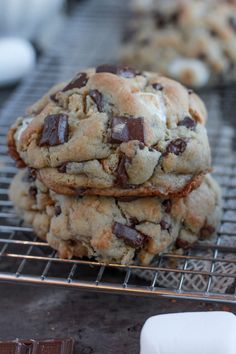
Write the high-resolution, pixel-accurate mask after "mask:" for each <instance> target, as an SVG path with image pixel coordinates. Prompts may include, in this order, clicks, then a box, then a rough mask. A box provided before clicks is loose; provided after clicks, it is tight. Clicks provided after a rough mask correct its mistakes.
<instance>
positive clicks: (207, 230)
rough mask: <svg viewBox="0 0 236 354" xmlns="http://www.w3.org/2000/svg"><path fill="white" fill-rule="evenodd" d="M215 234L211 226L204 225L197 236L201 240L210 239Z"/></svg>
mask: <svg viewBox="0 0 236 354" xmlns="http://www.w3.org/2000/svg"><path fill="white" fill-rule="evenodd" d="M214 232H215V228H214V227H213V226H211V225H208V224H205V225H204V226H203V227H202V228H201V230H200V232H199V236H200V238H201V239H202V240H204V239H206V238H208V237H210V236H211V235H212V234H213V233H214Z"/></svg>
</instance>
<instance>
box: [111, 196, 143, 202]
mask: <svg viewBox="0 0 236 354" xmlns="http://www.w3.org/2000/svg"><path fill="white" fill-rule="evenodd" d="M139 198H141V197H116V200H118V201H119V202H123V203H129V202H133V201H134V200H137V199H139Z"/></svg>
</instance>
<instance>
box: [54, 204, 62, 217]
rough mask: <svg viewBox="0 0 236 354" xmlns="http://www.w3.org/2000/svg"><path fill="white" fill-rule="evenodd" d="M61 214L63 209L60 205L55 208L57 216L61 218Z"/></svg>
mask: <svg viewBox="0 0 236 354" xmlns="http://www.w3.org/2000/svg"><path fill="white" fill-rule="evenodd" d="M60 214H61V207H60V205H56V206H55V215H56V216H59V215H60Z"/></svg>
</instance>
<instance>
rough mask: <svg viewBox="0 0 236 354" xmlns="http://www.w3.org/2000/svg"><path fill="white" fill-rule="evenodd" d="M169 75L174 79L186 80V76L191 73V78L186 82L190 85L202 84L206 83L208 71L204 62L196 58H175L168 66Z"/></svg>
mask: <svg viewBox="0 0 236 354" xmlns="http://www.w3.org/2000/svg"><path fill="white" fill-rule="evenodd" d="M168 71H169V75H170V76H171V77H173V78H174V79H176V80H179V81H182V82H186V76H189V73H191V78H190V79H189V81H191V82H188V84H189V85H192V86H204V85H205V84H207V82H208V80H209V76H210V72H209V69H208V67H207V66H206V64H204V63H203V62H202V61H201V60H198V59H190V58H181V57H179V58H176V59H174V60H173V61H172V62H171V63H170V65H169V68H168Z"/></svg>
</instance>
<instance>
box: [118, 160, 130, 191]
mask: <svg viewBox="0 0 236 354" xmlns="http://www.w3.org/2000/svg"><path fill="white" fill-rule="evenodd" d="M128 161H129V159H128V158H127V156H125V154H122V155H121V158H120V161H119V164H118V167H117V171H116V172H117V177H116V184H117V186H119V187H126V186H127V184H128V179H129V177H128V175H127V172H126V168H125V164H126V163H127V162H128Z"/></svg>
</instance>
